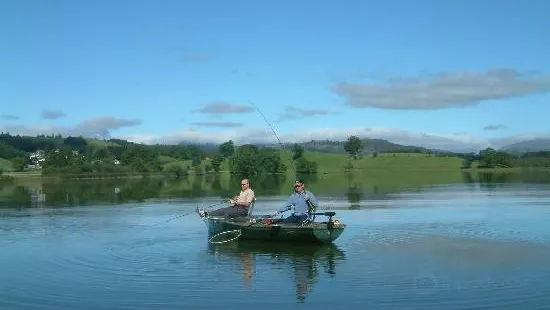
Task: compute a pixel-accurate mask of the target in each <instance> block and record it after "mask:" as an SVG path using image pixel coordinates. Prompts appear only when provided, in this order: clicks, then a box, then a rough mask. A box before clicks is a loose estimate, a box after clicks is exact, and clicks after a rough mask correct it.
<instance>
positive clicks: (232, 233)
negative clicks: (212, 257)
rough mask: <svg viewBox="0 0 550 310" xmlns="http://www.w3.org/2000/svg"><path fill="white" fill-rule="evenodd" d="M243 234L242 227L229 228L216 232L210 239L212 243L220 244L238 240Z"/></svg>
mask: <svg viewBox="0 0 550 310" xmlns="http://www.w3.org/2000/svg"><path fill="white" fill-rule="evenodd" d="M241 235H242V232H241V230H240V229H235V230H228V231H224V232H221V233H218V234H215V235H214V236H212V238H210V239H209V240H208V242H210V243H215V244H220V243H226V242H231V241H234V240H237V239H238V238H239V237H240V236H241Z"/></svg>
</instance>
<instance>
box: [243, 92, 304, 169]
mask: <svg viewBox="0 0 550 310" xmlns="http://www.w3.org/2000/svg"><path fill="white" fill-rule="evenodd" d="M250 105H251V106H252V107H254V109H255V110H256V111H258V113H260V115H261V116H262V118H263V119H264V121H265V122H266V124H267V125H268V126H269V128H271V132H273V134H274V135H275V138H277V141H278V142H279V145H280V146H281V149H284V148H285V146H284V144H283V143H282V142H281V139H279V136H278V135H277V133H276V132H275V129H274V128H273V126H272V125H271V123H269V121H268V120H267V118H266V117H265V115H264V114H263V113H262V111H260V109H259V108H258V107H257V106H256V105H255V104H254V103H252V102H250ZM289 159H290V160H289V162H290V165H291V166H292V171H294V177H297V172H296V167H294V161H293V159H292V158H289Z"/></svg>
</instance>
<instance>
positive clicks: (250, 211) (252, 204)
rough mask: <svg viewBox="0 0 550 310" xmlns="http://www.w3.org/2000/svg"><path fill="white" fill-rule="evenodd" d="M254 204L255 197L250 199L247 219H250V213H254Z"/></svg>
mask: <svg viewBox="0 0 550 310" xmlns="http://www.w3.org/2000/svg"><path fill="white" fill-rule="evenodd" d="M255 203H256V197H254V199H252V202H251V203H250V206H249V207H248V217H252V212H254V204H255Z"/></svg>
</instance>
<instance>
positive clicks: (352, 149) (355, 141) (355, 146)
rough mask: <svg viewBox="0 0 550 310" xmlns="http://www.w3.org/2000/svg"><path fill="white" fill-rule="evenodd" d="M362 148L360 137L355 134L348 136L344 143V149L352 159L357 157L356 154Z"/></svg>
mask: <svg viewBox="0 0 550 310" xmlns="http://www.w3.org/2000/svg"><path fill="white" fill-rule="evenodd" d="M362 149H363V145H362V143H361V139H359V137H357V136H350V137H349V138H348V140H347V141H346V143H344V150H345V151H346V152H347V153H349V155H350V156H352V157H353V158H354V159H357V155H359V152H361V150H362Z"/></svg>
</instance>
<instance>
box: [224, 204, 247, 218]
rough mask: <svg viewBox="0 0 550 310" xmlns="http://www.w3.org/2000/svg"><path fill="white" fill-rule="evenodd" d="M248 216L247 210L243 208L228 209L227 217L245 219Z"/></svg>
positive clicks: (236, 206) (237, 206) (233, 207)
mask: <svg viewBox="0 0 550 310" xmlns="http://www.w3.org/2000/svg"><path fill="white" fill-rule="evenodd" d="M247 215H248V209H247V208H246V207H244V206H239V205H235V206H232V207H230V210H228V212H227V217H230V218H231V217H245V216H247Z"/></svg>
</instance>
